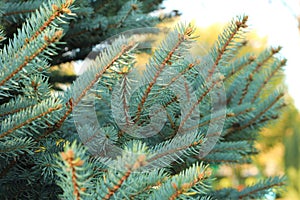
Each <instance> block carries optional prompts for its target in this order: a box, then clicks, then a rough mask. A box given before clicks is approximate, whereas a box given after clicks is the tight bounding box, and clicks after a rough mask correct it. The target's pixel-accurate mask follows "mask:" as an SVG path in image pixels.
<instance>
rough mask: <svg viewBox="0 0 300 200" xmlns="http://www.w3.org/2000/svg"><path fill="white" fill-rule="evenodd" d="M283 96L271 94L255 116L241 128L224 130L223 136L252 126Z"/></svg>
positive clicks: (281, 94) (282, 94)
mask: <svg viewBox="0 0 300 200" xmlns="http://www.w3.org/2000/svg"><path fill="white" fill-rule="evenodd" d="M283 96H284V93H282V92H281V93H279V94H276V93H275V94H273V96H271V97H270V98H269V99H267V100H266V101H265V102H266V104H267V105H266V106H265V105H263V107H262V109H261V110H260V109H257V110H258V113H257V114H256V115H254V116H253V117H252V118H251V119H250V120H249V121H247V122H246V123H245V124H244V125H242V126H238V127H231V128H229V129H227V130H226V132H225V133H224V136H228V135H230V134H232V133H233V132H235V131H241V130H243V129H245V128H248V127H250V126H251V125H253V124H254V123H255V122H256V121H257V120H259V119H260V118H261V117H262V116H263V115H264V114H265V113H266V112H267V111H268V110H269V109H271V108H272V107H273V106H274V105H275V104H276V103H277V102H278V101H279V100H280V99H281V98H282V97H283Z"/></svg>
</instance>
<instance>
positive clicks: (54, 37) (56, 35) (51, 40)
mask: <svg viewBox="0 0 300 200" xmlns="http://www.w3.org/2000/svg"><path fill="white" fill-rule="evenodd" d="M62 35H63V31H62V30H58V31H56V32H54V34H53V35H52V36H51V38H49V37H47V36H45V37H44V44H43V45H42V46H40V47H39V48H38V49H37V50H36V51H35V52H33V53H32V54H31V55H29V56H25V59H24V61H23V63H22V64H20V65H19V66H18V67H17V68H16V69H15V70H13V71H12V72H11V73H9V75H8V76H6V77H4V78H3V79H2V80H1V81H0V86H3V85H4V84H5V83H6V82H7V81H8V80H10V79H11V78H13V77H14V76H15V75H16V74H17V73H18V72H20V71H21V70H22V69H23V68H24V67H26V65H28V63H29V62H31V61H32V60H33V59H35V58H36V57H37V56H38V55H39V54H41V53H43V52H44V51H45V50H46V49H47V47H49V46H50V45H51V44H52V43H55V42H57V41H58V40H59V39H60V38H61V37H62Z"/></svg>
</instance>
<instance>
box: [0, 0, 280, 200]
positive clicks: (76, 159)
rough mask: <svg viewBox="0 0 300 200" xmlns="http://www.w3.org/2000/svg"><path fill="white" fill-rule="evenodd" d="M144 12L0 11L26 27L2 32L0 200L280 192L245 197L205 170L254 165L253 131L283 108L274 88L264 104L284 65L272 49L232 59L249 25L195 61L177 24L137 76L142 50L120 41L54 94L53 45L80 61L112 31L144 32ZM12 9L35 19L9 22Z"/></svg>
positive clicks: (54, 6)
mask: <svg viewBox="0 0 300 200" xmlns="http://www.w3.org/2000/svg"><path fill="white" fill-rule="evenodd" d="M147 2H148V1H147ZM73 3H74V4H73ZM152 3H153V5H157V4H156V3H159V1H152ZM112 4H113V5H114V6H111V5H112ZM149 4H150V3H149ZM149 4H148V7H147V6H146V7H143V4H142V3H140V2H138V1H128V2H127V1H126V3H124V1H115V2H112V3H111V2H110V1H107V2H106V1H83V0H78V1H75V2H73V1H72V0H65V1H63V0H52V1H49V2H48V3H41V2H40V1H32V2H21V3H20V2H17V1H11V2H5V5H6V6H7V7H6V11H5V12H3V14H2V20H5V21H6V22H5V23H4V22H3V23H4V26H5V25H6V23H16V24H18V23H21V22H23V21H24V20H25V22H24V23H23V25H22V27H21V28H20V29H18V30H17V34H15V35H13V36H12V35H11V33H10V32H9V31H7V37H8V38H11V37H12V38H11V39H9V40H7V43H6V44H4V47H3V49H2V50H1V52H0V54H1V60H0V67H1V72H0V74H1V77H0V89H1V90H0V94H1V98H2V100H3V101H2V103H1V104H2V105H1V106H0V113H1V114H0V119H1V124H0V155H1V156H0V159H1V162H0V163H1V164H0V197H1V198H2V199H11V198H15V199H43V198H50V199H58V198H63V199H160V198H162V199H177V198H179V199H214V198H215V199H223V198H233V199H235V198H246V199H247V198H248V199H250V198H263V197H264V195H266V194H268V193H269V191H270V188H276V187H278V186H282V185H283V182H284V179H283V178H279V177H274V178H269V179H267V180H266V181H262V182H259V183H258V184H256V185H254V186H250V187H248V188H245V189H244V190H242V191H237V190H236V189H234V188H228V189H224V190H220V191H215V190H214V189H213V188H212V187H211V185H212V181H213V174H212V173H211V170H210V168H209V165H219V164H223V163H233V164H236V163H247V162H251V156H252V155H254V154H256V153H257V151H256V149H255V147H254V141H255V140H256V139H257V133H258V131H259V129H260V128H262V127H263V126H265V124H266V123H268V122H269V121H270V120H272V119H275V118H277V116H278V115H279V114H280V112H279V108H280V107H281V106H282V104H283V102H282V101H283V100H282V96H283V92H282V91H278V90H272V91H268V94H269V98H262V97H263V95H262V94H263V93H265V92H266V90H267V89H268V85H269V84H270V82H271V81H272V80H273V79H274V77H275V78H276V75H277V74H278V73H280V69H281V67H282V66H283V65H284V64H285V60H284V59H283V60H280V59H279V58H278V57H276V56H275V54H277V53H278V52H279V50H280V48H270V49H267V50H266V51H265V52H263V53H262V54H260V55H259V56H258V57H257V58H255V57H254V56H252V55H251V56H250V55H249V56H246V57H243V58H239V57H238V56H237V54H238V52H239V50H240V49H241V48H242V47H243V46H244V41H242V40H240V38H241V37H242V36H243V33H244V29H245V28H247V25H246V22H247V19H248V18H247V16H243V17H238V18H236V19H233V20H232V22H231V23H230V24H229V25H228V27H227V28H226V29H225V31H224V32H223V33H222V34H221V35H220V36H219V38H218V41H216V44H215V45H214V46H213V47H212V49H211V50H210V51H209V52H208V54H207V55H201V56H195V57H192V56H191V53H190V49H191V48H192V46H193V44H195V43H196V39H197V36H196V35H195V27H193V26H192V25H191V24H179V25H178V26H177V27H176V28H175V29H174V30H173V31H172V32H171V33H170V34H169V35H168V36H167V38H166V39H165V40H164V41H163V42H162V43H161V45H160V47H159V48H157V49H156V50H155V52H154V53H153V55H151V58H150V60H149V62H148V64H147V66H146V70H145V71H144V72H143V74H142V75H141V77H140V78H139V77H138V76H137V74H136V73H135V58H136V54H137V53H138V48H137V47H138V44H137V42H136V40H134V38H133V39H128V38H125V37H124V36H120V37H118V38H117V39H115V40H114V41H112V42H111V44H109V45H106V47H105V48H104V50H103V51H102V52H101V54H100V55H99V56H97V57H96V58H95V60H93V61H90V62H89V65H90V67H89V68H87V70H86V71H85V72H84V73H83V74H82V75H81V76H80V77H79V78H78V79H77V80H76V81H75V82H74V83H73V84H72V85H71V87H70V88H69V89H68V90H67V91H65V92H63V93H61V94H52V93H51V86H50V85H49V84H48V78H47V76H46V75H45V74H46V72H47V68H48V62H49V60H50V58H52V59H53V63H60V62H62V60H64V61H65V60H67V58H63V56H62V54H61V50H59V49H58V48H57V47H58V46H57V45H59V46H61V45H63V44H62V43H61V41H64V42H66V43H64V45H65V47H66V48H67V49H69V50H70V49H74V48H80V55H76V56H75V58H76V59H78V58H80V57H82V56H85V55H86V54H87V52H89V51H90V50H91V48H92V46H93V45H94V44H96V42H99V41H100V40H101V39H103V38H104V37H107V36H109V35H110V34H114V33H116V32H115V31H122V30H125V29H128V28H132V27H140V26H144V25H149V23H152V22H153V18H151V17H149V16H147V15H145V14H143V12H142V11H147V12H148V11H151V10H152V9H153V7H152V6H150V7H149ZM12 5H19V6H20V5H22V6H23V8H26V9H33V10H34V11H32V12H31V11H28V10H27V11H28V12H25V11H24V10H23V11H22V9H20V10H17V11H15V13H17V14H15V13H14V11H12V10H10V9H11V6H12ZM109 5H110V6H109ZM37 6H40V7H39V8H38V9H36V7H37ZM76 6H77V7H76ZM140 7H142V9H141V10H140V9H139V8H140ZM104 11H108V12H104ZM28 13H31V14H30V17H28ZM75 14H76V15H77V18H76V19H75V18H74V17H75ZM89 17H90V18H91V19H92V20H91V23H86V21H85V20H86V19H87V18H89ZM100 21H101V23H97V22H100ZM97 29H98V30H101V32H102V33H105V34H104V35H100V36H99V35H97V33H96V32H95V30H97ZM83 30H85V31H83ZM82 31H83V32H84V34H78V32H80V33H82ZM72 34H73V35H72ZM70 35H71V36H70ZM79 35H80V37H79ZM87 38H89V40H88V41H89V42H87V43H88V44H86V41H87ZM85 44H86V45H85ZM72 59H74V58H72ZM241 66H242V67H241ZM182 86H184V89H182ZM222 87H224V88H225V89H224V90H220V88H222ZM262 88H266V89H262ZM222 92H223V93H222ZM225 95H226V97H227V99H225V98H224V97H225ZM90 97H93V99H92V101H91V99H90ZM214 98H216V99H218V100H219V102H218V103H217V104H214V103H213V102H212V99H214ZM91 102H93V103H95V107H94V106H91ZM222 104H224V107H222V106H221V105H222ZM162 108H163V109H162ZM95 111H96V114H95V116H94V117H96V119H98V120H99V121H97V122H94V121H93V119H92V120H91V117H93V113H95ZM200 111H201V112H200ZM72 120H75V125H74V123H73V121H72ZM220 120H221V121H220ZM223 123H224V124H223ZM159 126H160V128H158V127H159ZM220 128H223V131H220V130H219V129H220ZM77 131H78V132H79V134H80V139H81V142H79V141H80V140H79V137H78V134H77ZM153 131H155V134H153ZM206 133H211V134H207V135H206ZM219 135H220V138H219V137H216V136H219ZM76 141H77V142H76ZM211 142H215V143H216V144H215V145H212V143H211ZM70 143H71V145H69V144H70ZM84 145H85V146H84ZM210 147H211V148H212V149H210ZM207 153H208V154H207ZM206 154H207V155H206Z"/></svg>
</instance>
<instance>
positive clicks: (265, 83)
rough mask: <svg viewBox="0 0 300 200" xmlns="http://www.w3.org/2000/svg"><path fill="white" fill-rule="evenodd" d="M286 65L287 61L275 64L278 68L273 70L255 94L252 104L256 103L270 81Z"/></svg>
mask: <svg viewBox="0 0 300 200" xmlns="http://www.w3.org/2000/svg"><path fill="white" fill-rule="evenodd" d="M285 64H286V59H283V60H281V61H280V62H275V65H276V67H275V68H274V69H272V72H271V73H270V74H268V75H267V76H266V77H265V78H264V81H263V82H262V84H261V85H260V86H259V87H258V90H257V91H256V93H255V94H254V96H253V98H252V99H251V103H254V101H255V100H256V99H257V98H258V97H259V96H260V93H261V91H262V89H263V88H265V86H266V85H267V84H268V83H269V81H270V80H271V79H272V78H273V77H274V76H275V74H276V73H277V72H278V71H279V70H280V69H281V68H282V67H283V66H285Z"/></svg>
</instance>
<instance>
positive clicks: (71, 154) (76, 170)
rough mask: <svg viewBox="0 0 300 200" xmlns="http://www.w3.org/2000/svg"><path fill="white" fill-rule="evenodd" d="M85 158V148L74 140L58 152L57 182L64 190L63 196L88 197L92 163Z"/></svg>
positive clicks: (77, 199) (77, 198)
mask: <svg viewBox="0 0 300 200" xmlns="http://www.w3.org/2000/svg"><path fill="white" fill-rule="evenodd" d="M87 160H88V159H87V155H86V149H85V148H84V147H82V146H80V145H78V144H76V141H74V142H73V143H72V144H71V145H67V146H66V147H65V149H64V151H63V152H61V153H60V160H58V161H57V164H58V167H57V169H56V171H57V174H58V176H59V178H60V179H58V180H57V182H58V184H59V185H60V186H62V189H63V190H64V193H63V195H62V197H63V198H70V197H74V199H76V200H79V199H84V198H85V197H88V195H89V194H88V192H89V191H91V190H92V188H91V185H90V181H91V174H92V168H91V166H92V165H91V164H90V163H88V162H87Z"/></svg>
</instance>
